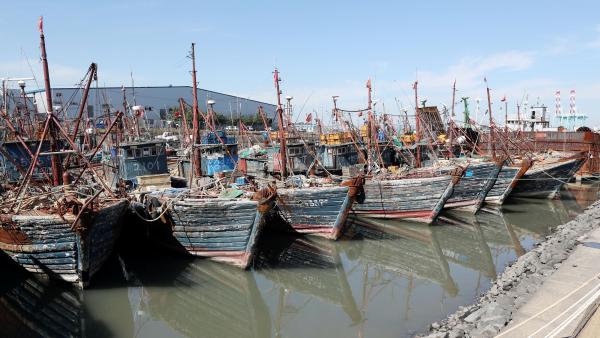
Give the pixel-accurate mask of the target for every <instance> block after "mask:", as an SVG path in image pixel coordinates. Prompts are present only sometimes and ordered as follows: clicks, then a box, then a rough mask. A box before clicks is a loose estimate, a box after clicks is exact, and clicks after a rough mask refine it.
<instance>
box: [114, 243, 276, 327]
mask: <svg viewBox="0 0 600 338" xmlns="http://www.w3.org/2000/svg"><path fill="white" fill-rule="evenodd" d="M149 256H150V257H146V258H145V259H143V260H142V259H140V258H139V257H133V258H131V257H126V258H124V266H125V269H126V270H127V274H128V279H129V280H130V284H131V285H132V286H131V287H130V288H129V297H130V299H131V304H132V312H133V313H134V316H135V322H136V332H138V335H139V336H140V337H143V336H148V335H150V336H185V337H269V336H270V332H271V326H270V318H269V312H268V309H267V307H266V304H265V302H264V300H263V298H262V296H261V294H260V292H259V289H258V287H257V285H256V281H255V279H254V275H253V274H252V273H251V272H249V271H244V270H240V269H238V268H235V267H232V266H229V265H224V264H219V263H215V262H211V261H206V260H197V259H185V258H182V257H181V256H169V255H165V254H164V253H162V254H161V255H153V254H149Z"/></svg>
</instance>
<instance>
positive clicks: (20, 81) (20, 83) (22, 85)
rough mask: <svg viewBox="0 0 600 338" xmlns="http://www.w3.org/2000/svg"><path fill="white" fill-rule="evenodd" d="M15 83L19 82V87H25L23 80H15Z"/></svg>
mask: <svg viewBox="0 0 600 338" xmlns="http://www.w3.org/2000/svg"><path fill="white" fill-rule="evenodd" d="M17 83H18V84H19V87H21V88H25V81H23V80H19V82H17Z"/></svg>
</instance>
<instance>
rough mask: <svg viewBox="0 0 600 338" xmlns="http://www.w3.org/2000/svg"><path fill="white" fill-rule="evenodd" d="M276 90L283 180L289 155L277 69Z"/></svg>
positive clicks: (275, 74) (275, 73) (276, 71)
mask: <svg viewBox="0 0 600 338" xmlns="http://www.w3.org/2000/svg"><path fill="white" fill-rule="evenodd" d="M274 80H275V89H276V90H277V118H278V120H279V121H278V123H279V126H278V127H279V161H280V164H281V168H280V169H281V178H282V179H285V178H286V177H287V158H286V157H287V156H286V155H287V154H286V145H285V125H284V121H283V108H282V106H281V90H280V89H279V81H281V80H280V79H279V71H278V70H277V68H275V72H274Z"/></svg>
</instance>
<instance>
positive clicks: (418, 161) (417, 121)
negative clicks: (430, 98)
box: [413, 81, 421, 168]
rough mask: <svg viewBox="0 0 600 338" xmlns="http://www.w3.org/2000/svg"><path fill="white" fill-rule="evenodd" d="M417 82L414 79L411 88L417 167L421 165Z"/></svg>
mask: <svg viewBox="0 0 600 338" xmlns="http://www.w3.org/2000/svg"><path fill="white" fill-rule="evenodd" d="M418 85H419V82H418V81H415V84H414V85H413V89H414V90H415V119H416V127H417V130H416V132H417V133H416V135H415V144H416V145H417V157H416V162H415V166H416V167H417V168H420V167H421V148H420V147H419V141H420V140H421V123H420V121H419V120H420V116H419V96H418V91H417V90H418V89H417V87H418Z"/></svg>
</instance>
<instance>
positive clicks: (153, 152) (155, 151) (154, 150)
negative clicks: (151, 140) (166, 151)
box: [151, 147, 158, 156]
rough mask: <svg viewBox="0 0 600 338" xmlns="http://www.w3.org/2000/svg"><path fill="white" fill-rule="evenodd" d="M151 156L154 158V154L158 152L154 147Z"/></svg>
mask: <svg viewBox="0 0 600 338" xmlns="http://www.w3.org/2000/svg"><path fill="white" fill-rule="evenodd" d="M151 152H152V156H156V153H157V152H158V150H157V149H156V147H153V148H152V151H151Z"/></svg>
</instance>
